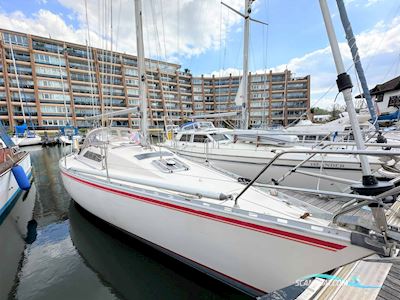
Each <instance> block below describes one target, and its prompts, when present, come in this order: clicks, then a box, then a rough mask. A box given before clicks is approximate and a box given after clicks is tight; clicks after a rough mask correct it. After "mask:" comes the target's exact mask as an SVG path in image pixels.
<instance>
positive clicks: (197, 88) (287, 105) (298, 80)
mask: <svg viewBox="0 0 400 300" xmlns="http://www.w3.org/2000/svg"><path fill="white" fill-rule="evenodd" d="M239 85H240V78H239V76H232V75H230V76H228V77H215V76H213V77H211V78H210V77H204V76H201V77H193V79H192V88H193V111H194V113H195V114H202V113H213V112H231V111H240V110H241V108H240V107H238V106H236V105H235V97H236V94H237V91H238V89H239ZM247 99H248V105H247V107H248V108H249V114H250V118H249V124H250V125H252V126H256V125H259V124H271V125H272V124H276V125H285V126H286V125H289V124H290V123H292V122H294V121H296V120H298V119H299V118H301V117H304V116H306V114H307V112H308V111H309V109H310V76H304V77H293V76H292V74H291V72H290V71H289V70H286V71H284V72H280V73H272V72H271V71H270V72H268V73H264V74H251V73H250V74H249V80H248V95H247ZM239 118H240V117H239V116H238V117H236V118H235V121H238V119H239Z"/></svg>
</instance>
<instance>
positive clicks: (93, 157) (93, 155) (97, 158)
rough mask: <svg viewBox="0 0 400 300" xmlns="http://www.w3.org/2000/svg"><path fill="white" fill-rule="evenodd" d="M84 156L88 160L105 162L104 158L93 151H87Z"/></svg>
mask: <svg viewBox="0 0 400 300" xmlns="http://www.w3.org/2000/svg"><path fill="white" fill-rule="evenodd" d="M83 156H84V157H85V158H87V159H91V160H94V161H97V162H101V161H102V160H103V157H102V156H101V155H100V154H97V153H94V152H92V151H86V152H85V154H83Z"/></svg>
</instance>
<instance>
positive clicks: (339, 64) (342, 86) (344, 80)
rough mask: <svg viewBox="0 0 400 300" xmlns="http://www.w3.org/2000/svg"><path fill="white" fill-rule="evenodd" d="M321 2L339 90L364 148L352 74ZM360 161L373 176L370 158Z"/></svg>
mask: <svg viewBox="0 0 400 300" xmlns="http://www.w3.org/2000/svg"><path fill="white" fill-rule="evenodd" d="M319 4H320V6H321V11H322V16H323V18H324V23H325V27H326V32H327V34H328V39H329V43H330V45H331V49H332V55H333V59H334V61H335V66H336V71H337V74H338V77H337V80H336V83H337V85H338V88H339V92H342V93H343V98H344V100H345V102H346V110H347V112H348V114H349V119H350V124H351V127H352V129H353V135H354V141H355V143H356V146H357V149H358V150H364V149H365V144H364V140H363V137H362V135H361V130H360V124H359V123H358V119H357V115H356V111H355V108H354V103H353V97H352V94H351V88H352V87H353V84H352V83H351V79H350V76H349V75H348V74H347V73H346V70H345V68H344V65H343V60H342V56H341V54H340V49H339V44H338V42H337V38H336V34H335V30H334V28H333V24H332V19H331V15H330V13H329V8H328V5H327V4H326V0H319ZM360 161H361V169H362V172H363V175H364V177H372V175H371V168H370V165H369V162H368V158H367V157H366V156H365V155H360ZM375 180H376V179H375Z"/></svg>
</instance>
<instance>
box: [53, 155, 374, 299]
mask: <svg viewBox="0 0 400 300" xmlns="http://www.w3.org/2000/svg"><path fill="white" fill-rule="evenodd" d="M63 163H64V161H63V160H61V161H60V168H61V175H62V179H63V182H64V186H65V188H66V190H67V191H68V193H69V194H70V195H71V197H72V198H73V199H74V200H75V201H76V202H77V203H78V204H79V205H81V206H82V207H83V208H85V209H86V210H88V211H89V212H91V213H92V214H94V215H96V216H97V217H99V218H101V219H103V220H105V221H106V222H108V223H110V224H112V225H114V226H116V227H118V228H120V229H122V230H124V231H126V232H128V233H130V234H132V235H134V236H136V237H139V238H140V239H142V240H144V241H145V242H147V243H149V244H151V245H153V246H155V247H156V248H158V249H160V250H162V251H164V252H166V253H168V254H169V255H172V256H174V257H175V258H178V259H179V260H181V261H183V262H185V263H187V264H189V265H191V266H193V267H196V268H197V269H199V270H201V271H203V272H205V273H208V274H210V275H212V276H213V277H216V278H218V279H220V280H222V281H224V282H226V283H228V284H230V285H232V286H235V287H236V288H239V289H241V290H243V291H245V292H247V293H249V294H252V295H261V294H263V293H265V292H270V291H273V290H276V289H280V288H283V287H286V286H288V285H290V284H293V283H294V282H295V281H296V280H297V279H299V278H301V277H303V276H305V275H309V274H314V273H319V272H326V271H328V270H331V269H333V268H336V267H337V266H338V265H343V264H346V263H348V262H351V261H354V260H357V259H359V258H361V257H364V256H367V255H369V254H370V253H371V251H370V250H367V249H364V248H360V247H357V246H354V245H351V244H350V242H349V239H348V237H344V236H341V237H340V235H338V236H337V238H336V236H335V238H333V236H332V235H331V236H330V237H327V236H324V235H323V234H321V232H320V231H319V230H318V229H315V230H314V231H312V230H304V231H303V232H300V233H299V231H298V230H293V229H291V227H290V226H287V225H285V223H284V222H283V221H282V223H280V221H279V220H280V219H279V218H278V219H275V222H270V221H267V220H265V219H261V218H258V217H257V215H255V216H254V215H250V216H249V215H240V216H239V215H238V214H236V213H230V212H229V211H226V210H224V209H222V208H221V209H220V210H216V209H215V207H209V206H205V205H199V204H195V203H192V202H188V201H182V200H180V201H179V200H175V199H173V197H168V196H165V194H163V193H159V192H154V191H153V192H152V191H149V190H143V189H141V188H140V189H138V188H134V187H129V188H128V187H123V186H121V185H120V184H113V183H107V182H106V181H104V180H94V179H93V178H91V179H88V178H87V177H85V176H78V175H77V174H75V173H73V172H69V171H68V170H67V169H65V168H64V167H63ZM89 195H90V196H89ZM221 207H223V206H222V205H221ZM296 231H297V233H296ZM293 249H296V250H295V252H294V251H293Z"/></svg>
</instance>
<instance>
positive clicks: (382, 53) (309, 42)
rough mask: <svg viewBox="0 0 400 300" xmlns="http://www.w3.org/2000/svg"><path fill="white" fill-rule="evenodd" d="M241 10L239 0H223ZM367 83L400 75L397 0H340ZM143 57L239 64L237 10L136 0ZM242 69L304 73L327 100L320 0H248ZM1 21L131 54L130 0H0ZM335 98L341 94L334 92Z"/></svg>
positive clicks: (318, 101)
mask: <svg viewBox="0 0 400 300" xmlns="http://www.w3.org/2000/svg"><path fill="white" fill-rule="evenodd" d="M224 2H225V3H227V4H228V5H230V6H232V7H234V8H235V9H237V10H240V11H243V7H244V0H224ZM327 2H328V5H329V8H330V13H331V17H332V20H333V24H334V26H335V31H336V35H337V38H338V40H339V43H340V49H341V52H342V55H343V58H344V63H345V66H346V69H348V72H349V74H350V75H351V76H352V79H353V85H354V88H353V95H354V96H355V95H357V94H359V93H360V91H361V87H360V86H359V83H358V80H357V78H356V77H355V70H354V67H353V64H352V61H351V54H350V51H349V47H348V45H347V43H346V39H345V34H344V31H343V26H342V24H341V22H340V17H339V13H338V10H337V6H336V1H335V0H327ZM345 4H346V8H347V13H348V16H349V19H350V21H351V23H352V26H353V32H354V34H355V35H356V39H357V44H358V47H359V53H360V57H361V62H362V64H363V67H364V69H365V72H366V76H367V82H368V85H369V87H370V88H372V87H374V86H375V85H376V84H379V83H383V82H385V81H387V80H390V79H392V78H393V77H396V76H399V75H400V1H399V0H345ZM143 10H144V13H143V27H144V44H145V55H146V57H152V58H155V59H160V60H166V61H169V62H174V63H178V64H180V65H181V66H182V69H185V68H187V69H189V70H190V71H191V72H192V74H194V75H201V74H204V75H210V74H214V75H216V76H221V75H227V74H230V73H232V74H240V73H241V68H242V56H243V20H242V18H241V17H240V16H239V15H237V14H235V13H234V12H232V11H230V10H229V9H228V8H226V7H225V6H222V5H221V4H220V1H219V0H146V1H143ZM252 17H253V18H254V19H257V20H260V21H263V22H266V23H268V26H265V25H262V24H259V23H252V24H251V28H250V51H249V70H250V71H251V72H252V73H255V72H257V73H264V72H269V70H272V71H282V70H284V69H286V68H287V69H288V70H290V71H292V73H293V74H294V76H305V75H311V105H312V106H319V107H324V108H329V107H331V106H332V104H333V103H334V99H335V97H336V95H337V88H336V85H335V80H336V69H335V66H334V64H333V59H332V55H331V52H330V48H329V44H328V39H327V35H326V31H325V27H324V23H323V19H322V15H321V11H320V7H319V1H318V0H256V1H254V3H253V10H252ZM0 24H1V25H0V27H2V28H5V29H11V30H15V31H21V32H26V33H31V34H35V35H40V36H46V37H51V38H55V39H60V40H66V41H70V42H76V43H82V44H86V43H89V45H90V46H94V47H100V48H105V49H109V50H110V49H112V50H118V51H121V52H126V53H129V54H136V33H135V19H134V3H133V0H112V1H111V0H74V1H70V0H12V1H11V0H0ZM336 102H337V103H338V104H341V103H343V99H342V97H341V95H339V96H338V97H337V100H336Z"/></svg>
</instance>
